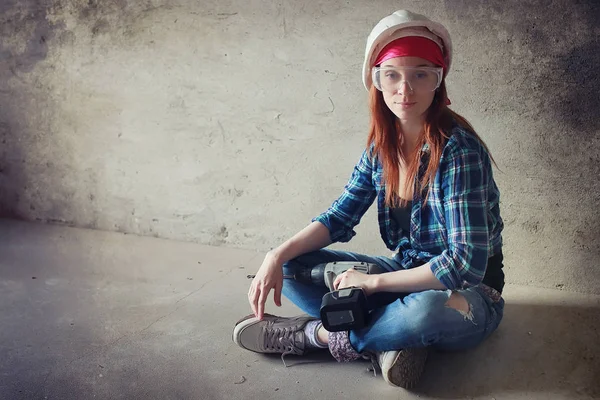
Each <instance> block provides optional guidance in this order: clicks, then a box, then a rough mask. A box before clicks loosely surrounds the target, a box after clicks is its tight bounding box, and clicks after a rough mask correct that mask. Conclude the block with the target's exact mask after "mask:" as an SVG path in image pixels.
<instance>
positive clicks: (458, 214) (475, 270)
mask: <svg viewBox="0 0 600 400" xmlns="http://www.w3.org/2000/svg"><path fill="white" fill-rule="evenodd" d="M372 149H373V148H372V147H371V148H370V149H368V150H365V151H364V152H363V154H362V156H361V158H360V160H359V161H358V163H357V164H356V166H355V167H354V171H353V173H352V176H351V177H350V180H349V182H348V184H347V185H346V186H345V188H344V192H343V193H342V195H341V196H340V197H339V198H338V199H337V200H336V201H334V202H333V204H332V205H331V207H329V209H328V210H327V211H325V212H324V213H323V214H321V215H319V216H317V217H316V218H314V219H313V221H319V222H321V223H322V224H323V225H325V226H326V227H327V228H328V229H329V232H330V236H331V240H332V242H334V243H335V242H348V241H349V240H350V239H352V237H353V236H354V235H356V232H355V231H354V230H353V228H354V227H355V226H356V225H358V223H359V222H360V220H361V218H362V216H363V215H364V213H365V212H366V211H367V209H368V208H369V207H370V206H371V204H372V203H373V201H374V200H375V199H377V208H378V220H379V231H380V233H381V237H382V239H383V241H384V242H385V245H386V246H387V247H388V248H389V249H390V250H393V251H395V252H398V257H400V258H401V265H402V266H403V267H404V268H413V267H416V266H419V265H423V264H425V263H427V262H429V263H430V266H431V270H432V272H433V273H434V274H435V276H436V277H437V278H438V279H439V280H440V281H441V282H442V283H443V284H444V285H445V286H446V287H447V288H448V289H460V288H466V287H469V286H475V285H477V284H479V283H480V282H481V280H482V279H483V276H484V274H485V271H486V266H487V260H488V258H489V257H491V256H493V255H495V254H498V253H500V251H501V249H502V235H501V232H502V228H503V223H502V218H501V217H500V206H499V202H500V192H499V190H498V187H497V186H496V183H495V181H494V177H493V174H492V165H491V159H490V156H489V154H488V153H487V151H486V150H485V148H484V147H483V146H482V145H481V143H480V142H479V141H478V140H477V139H476V138H475V137H473V136H472V135H471V134H470V133H469V132H468V131H467V130H465V129H463V128H461V127H459V126H455V127H454V128H453V130H452V134H451V136H450V138H449V139H448V141H447V143H446V145H445V147H444V150H443V153H442V157H441V160H440V166H439V168H438V170H437V172H436V174H435V179H434V180H433V182H432V183H431V184H430V186H431V188H430V192H429V197H428V198H427V200H426V201H424V199H425V193H426V191H427V190H428V189H429V188H428V187H427V188H423V190H422V191H420V190H417V191H416V192H418V193H415V197H414V199H413V206H412V212H411V223H410V232H406V231H404V230H402V229H401V228H400V227H399V226H398V225H397V224H396V222H395V220H394V219H393V218H392V217H391V213H390V208H389V207H388V206H386V205H385V183H384V182H383V166H382V165H381V163H380V162H379V161H378V159H377V156H376V155H374V154H372V152H373V150H372ZM421 154H422V155H421V165H420V168H419V170H420V172H419V175H420V176H422V174H423V172H424V171H425V169H426V167H427V162H428V159H429V150H428V147H427V145H426V146H424V148H423V151H422V153H421Z"/></svg>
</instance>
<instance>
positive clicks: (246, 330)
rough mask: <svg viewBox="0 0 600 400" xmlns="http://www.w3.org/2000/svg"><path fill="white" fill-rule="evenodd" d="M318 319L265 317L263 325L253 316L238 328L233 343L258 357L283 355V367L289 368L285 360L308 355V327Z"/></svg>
mask: <svg viewBox="0 0 600 400" xmlns="http://www.w3.org/2000/svg"><path fill="white" fill-rule="evenodd" d="M314 319H316V318H313V317H311V316H308V315H302V316H299V317H277V316H275V315H271V314H265V315H264V317H263V320H262V321H260V320H259V319H258V318H256V317H255V316H254V314H250V315H248V316H246V317H244V318H242V319H241V320H239V321H238V322H237V323H236V324H235V328H234V329H233V341H234V342H235V343H236V344H237V345H238V346H240V347H241V348H243V349H246V350H250V351H254V352H256V353H278V354H279V353H280V354H281V360H282V361H283V365H285V366H286V367H287V364H286V363H285V359H284V357H285V356H287V355H289V354H296V355H303V354H304V353H305V352H306V350H307V339H306V336H305V335H304V327H305V326H306V324H307V323H308V322H309V321H312V320H314Z"/></svg>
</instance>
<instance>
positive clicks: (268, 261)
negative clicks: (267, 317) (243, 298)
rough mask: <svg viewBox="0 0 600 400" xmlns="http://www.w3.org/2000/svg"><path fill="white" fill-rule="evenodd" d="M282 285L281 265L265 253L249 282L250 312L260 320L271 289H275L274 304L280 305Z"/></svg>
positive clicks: (272, 256) (270, 254)
mask: <svg viewBox="0 0 600 400" xmlns="http://www.w3.org/2000/svg"><path fill="white" fill-rule="evenodd" d="M282 287H283V267H282V265H281V263H279V262H278V261H277V259H276V257H275V256H274V255H273V254H272V253H270V252H269V253H267V255H266V256H265V259H264V260H263V263H262V265H261V266H260V269H259V270H258V272H257V273H256V276H255V277H254V279H253V280H252V283H251V284H250V290H249V291H248V301H249V302H250V307H252V312H253V313H254V315H256V317H257V318H258V319H260V320H262V318H263V315H264V311H265V302H266V301H267V297H268V296H269V292H270V291H271V289H275V292H274V298H273V300H274V301H275V305H276V306H277V307H281V288H282Z"/></svg>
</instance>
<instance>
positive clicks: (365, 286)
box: [333, 269, 377, 296]
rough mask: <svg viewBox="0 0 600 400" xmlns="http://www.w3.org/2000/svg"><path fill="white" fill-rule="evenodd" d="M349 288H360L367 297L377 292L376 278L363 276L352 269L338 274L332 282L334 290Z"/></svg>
mask: <svg viewBox="0 0 600 400" xmlns="http://www.w3.org/2000/svg"><path fill="white" fill-rule="evenodd" d="M351 286H354V287H359V288H361V289H362V290H363V291H364V292H365V295H367V296H368V295H370V294H373V293H375V292H376V291H377V289H376V286H377V285H376V278H375V276H374V275H368V274H364V273H362V272H358V271H356V270H354V269H349V270H347V271H345V272H343V273H341V274H339V275H338V276H337V277H336V278H335V280H334V281H333V288H334V289H335V290H339V289H343V288H347V287H351Z"/></svg>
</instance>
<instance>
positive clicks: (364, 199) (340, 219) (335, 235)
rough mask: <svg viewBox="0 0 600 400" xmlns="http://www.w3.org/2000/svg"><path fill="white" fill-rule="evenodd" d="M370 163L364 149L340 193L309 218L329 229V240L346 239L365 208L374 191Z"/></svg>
mask: <svg viewBox="0 0 600 400" xmlns="http://www.w3.org/2000/svg"><path fill="white" fill-rule="evenodd" d="M372 173H373V164H372V160H371V158H370V157H369V153H368V150H365V151H364V152H363V154H362V156H361V158H360V160H359V161H358V163H357V164H356V166H355V167H354V171H353V172H352V175H351V176H350V180H349V181H348V183H347V184H346V186H345V187H344V192H343V193H342V195H341V196H340V197H339V198H338V199H337V200H336V201H334V202H333V204H332V205H331V206H330V207H329V209H327V211H325V212H324V213H322V214H321V215H319V216H317V217H315V218H313V220H312V221H313V222H314V221H319V222H320V223H322V224H323V225H325V226H326V227H327V229H329V235H330V237H331V241H332V242H333V243H335V242H348V241H350V239H352V237H354V235H356V232H355V231H354V230H353V228H354V227H355V226H356V225H358V223H359V222H360V219H361V218H362V216H363V215H364V214H365V212H367V210H368V209H369V207H370V206H371V204H372V203H373V200H374V199H375V197H376V195H377V193H376V190H375V185H374V184H373V176H372Z"/></svg>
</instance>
